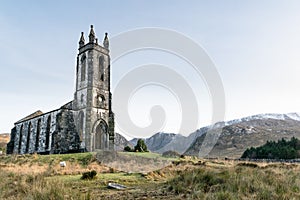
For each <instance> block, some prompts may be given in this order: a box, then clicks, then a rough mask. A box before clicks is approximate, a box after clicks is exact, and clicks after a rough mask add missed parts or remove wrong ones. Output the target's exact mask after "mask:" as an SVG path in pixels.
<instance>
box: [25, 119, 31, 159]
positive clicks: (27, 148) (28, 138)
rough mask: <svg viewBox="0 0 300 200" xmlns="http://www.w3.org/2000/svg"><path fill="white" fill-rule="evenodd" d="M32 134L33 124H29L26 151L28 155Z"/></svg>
mask: <svg viewBox="0 0 300 200" xmlns="http://www.w3.org/2000/svg"><path fill="white" fill-rule="evenodd" d="M30 134H31V122H29V125H28V130H27V140H26V151H25V152H26V153H29V145H30Z"/></svg>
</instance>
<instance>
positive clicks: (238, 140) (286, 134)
mask: <svg viewBox="0 0 300 200" xmlns="http://www.w3.org/2000/svg"><path fill="white" fill-rule="evenodd" d="M216 131H221V135H220V137H219V139H218V141H217V143H216V145H215V146H214V148H213V149H212V151H211V152H210V154H209V156H210V157H234V158H238V157H240V156H241V155H242V154H243V152H244V151H245V150H246V149H247V148H249V147H252V146H253V147H257V146H260V145H263V144H265V143H266V142H267V141H268V140H269V141H277V140H280V139H282V138H285V139H290V138H291V137H293V136H294V137H296V138H300V121H298V120H294V119H291V118H286V119H274V118H266V119H250V120H248V121H242V122H238V123H236V124H232V125H228V126H224V127H223V128H220V129H219V130H216ZM205 136H206V134H203V135H202V136H200V137H198V138H197V139H196V140H195V142H194V143H193V144H192V145H191V146H190V147H189V148H188V150H187V151H186V152H185V154H187V155H198V153H199V150H200V147H201V145H202V142H203V140H204V138H205Z"/></svg>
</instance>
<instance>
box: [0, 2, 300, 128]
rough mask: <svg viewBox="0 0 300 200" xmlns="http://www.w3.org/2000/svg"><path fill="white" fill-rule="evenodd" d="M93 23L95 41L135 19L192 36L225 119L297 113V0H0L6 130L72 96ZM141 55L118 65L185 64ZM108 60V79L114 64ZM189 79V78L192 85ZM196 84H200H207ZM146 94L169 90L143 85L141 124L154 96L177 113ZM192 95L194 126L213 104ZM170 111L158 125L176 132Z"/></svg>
mask: <svg viewBox="0 0 300 200" xmlns="http://www.w3.org/2000/svg"><path fill="white" fill-rule="evenodd" d="M90 24H94V26H95V31H96V34H97V36H98V37H99V39H100V40H102V38H103V35H104V32H108V33H109V36H110V37H113V36H114V35H117V34H119V33H120V32H124V31H127V30H130V29H135V28H142V27H161V28H167V29H172V30H175V31H178V32H180V33H182V34H184V35H186V36H188V37H190V38H192V39H193V40H194V41H195V42H197V43H198V44H199V45H201V46H202V47H203V48H204V49H205V50H206V52H207V53H208V54H209V56H210V57H211V59H212V60H213V61H214V63H215V65H216V67H217V69H218V71H219V73H220V76H221V78H222V80H223V84H224V88H225V95H226V111H227V112H226V119H234V118H239V117H243V116H248V115H252V114H258V113H269V112H271V113H287V112H300V90H299V86H300V79H299V74H300V2H299V1H296V0H295V1H284V0H282V1H271V0H270V1H258V0H257V1H236V0H235V1H234V0H229V1H221V0H220V1H153V0H152V1H71V0H65V1H58V0H57V1H54V0H53V1H50V0H48V1H30V0H29V1H1V6H0V27H1V29H0V58H1V59H0V69H1V73H0V85H1V89H0V97H1V98H0V111H1V114H0V132H9V131H10V129H11V128H12V127H13V123H14V122H15V121H17V120H19V119H20V118H22V117H24V116H26V115H28V114H30V113H32V112H34V111H36V110H38V109H40V110H42V111H50V110H52V109H55V108H57V107H58V106H60V105H62V104H64V103H66V102H68V101H69V100H72V98H73V93H74V74H75V59H76V54H77V48H78V39H79V36H80V32H81V31H84V32H85V33H86V35H87V32H88V30H89V26H90ZM146 54H147V53H146ZM143 55H145V53H144V54H138V53H137V54H136V55H134V54H133V55H129V56H128V57H127V58H123V60H119V61H117V62H116V63H115V65H116V66H117V65H119V66H120V65H121V66H122V65H124V66H126V65H129V64H130V63H133V64H132V65H135V66H136V65H140V64H144V63H145V62H147V63H148V62H151V60H153V62H155V63H163V64H168V65H169V66H174V68H176V67H177V65H181V64H182V63H181V62H180V61H178V58H174V57H172V56H170V55H165V54H159V55H157V53H155V52H154V53H149V54H147V55H148V57H147V59H148V60H147V59H145V58H144V57H143ZM149 59H150V60H149ZM183 65H184V64H182V66H183ZM187 67H188V66H187ZM113 68H114V65H112V79H113V84H112V85H113V87H114V83H115V82H114V80H115V78H114V77H117V76H118V73H119V72H118V71H114V69H113ZM178 68H179V67H178ZM114 74H115V75H114ZM193 83H194V82H193V78H191V83H190V84H191V85H192V87H194V88H197V87H198V85H193ZM199 87H200V88H204V89H203V91H205V87H204V84H203V85H200V86H199ZM155 92H157V93H155ZM206 92H207V91H206ZM149 94H154V95H156V96H158V97H160V98H158V99H168V98H171V97H168V94H166V93H164V92H163V91H162V90H161V88H156V89H155V88H152V89H151V88H148V89H146V90H145V91H141V93H140V94H139V96H137V98H136V99H133V101H132V102H133V103H132V104H130V109H132V110H131V116H132V119H133V120H134V121H135V122H136V123H137V124H141V125H146V124H147V123H148V122H147V120H146V118H144V117H143V116H142V115H143V114H145V111H144V110H147V109H149V108H148V107H149V105H151V104H161V105H165V106H166V107H168V106H169V107H168V108H166V111H168V110H169V111H170V112H171V114H170V116H174V113H175V114H176V112H174V111H173V110H174V109H175V110H176V108H177V107H178V106H176V102H175V101H170V102H171V103H167V104H166V101H163V100H162V101H161V102H160V101H159V100H158V99H151V98H147V97H149ZM160 95H161V96H160ZM197 95H198V97H199V107H200V110H203V113H201V117H200V122H199V127H200V126H201V125H205V124H208V123H209V119H210V117H211V116H210V115H211V114H210V109H208V108H209V107H210V103H209V97H208V96H207V95H205V94H204V95H203V96H201V95H202V94H197ZM144 97H145V98H144ZM144 99H148V101H146V102H145V101H144ZM139 100H140V101H139ZM152 100H153V101H154V102H151V101H152ZM141 101H143V103H141ZM174 102H175V103H174ZM135 106H136V107H135ZM173 106H174V107H173ZM140 110H143V112H142V113H141V112H139V111H140ZM172 112H173V113H172ZM178 112H179V111H178ZM175 118H176V117H175ZM168 119H169V120H170V122H168V123H167V125H166V127H165V128H164V130H165V131H176V128H177V127H176V124H177V123H178V120H179V119H173V118H172V117H168Z"/></svg>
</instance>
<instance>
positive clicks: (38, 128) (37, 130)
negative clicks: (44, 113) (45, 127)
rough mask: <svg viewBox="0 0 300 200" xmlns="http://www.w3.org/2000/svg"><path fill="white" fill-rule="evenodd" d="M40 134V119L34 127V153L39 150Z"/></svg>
mask: <svg viewBox="0 0 300 200" xmlns="http://www.w3.org/2000/svg"><path fill="white" fill-rule="evenodd" d="M40 133H41V119H39V120H38V122H37V125H36V138H35V151H38V149H39V142H40Z"/></svg>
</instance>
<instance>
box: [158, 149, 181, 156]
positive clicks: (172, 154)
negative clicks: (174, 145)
mask: <svg viewBox="0 0 300 200" xmlns="http://www.w3.org/2000/svg"><path fill="white" fill-rule="evenodd" d="M162 156H163V157H171V158H178V157H180V154H179V153H178V152H177V151H171V150H170V151H166V152H164V153H163V154H162Z"/></svg>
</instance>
